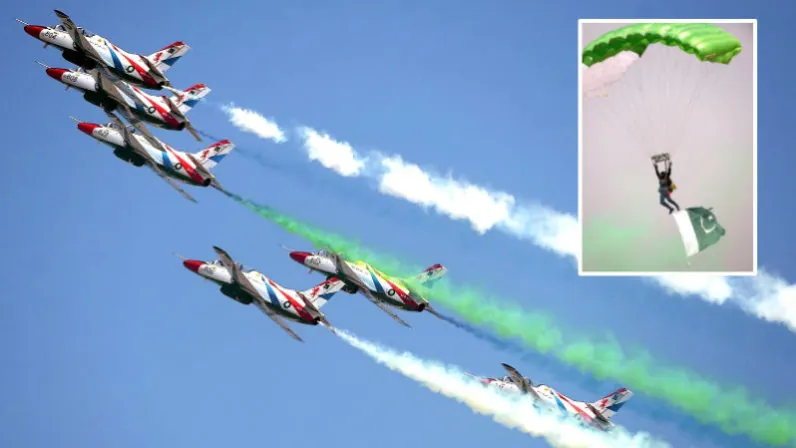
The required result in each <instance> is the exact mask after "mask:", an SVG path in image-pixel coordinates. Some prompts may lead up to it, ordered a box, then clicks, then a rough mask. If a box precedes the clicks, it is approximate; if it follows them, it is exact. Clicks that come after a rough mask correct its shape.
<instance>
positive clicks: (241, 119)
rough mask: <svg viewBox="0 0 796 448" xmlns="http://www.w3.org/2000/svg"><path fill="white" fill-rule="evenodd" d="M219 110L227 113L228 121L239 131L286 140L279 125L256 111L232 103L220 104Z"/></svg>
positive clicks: (281, 140) (265, 137) (282, 141)
mask: <svg viewBox="0 0 796 448" xmlns="http://www.w3.org/2000/svg"><path fill="white" fill-rule="evenodd" d="M221 110H222V111H224V112H225V113H226V114H227V116H228V117H229V121H230V122H231V123H232V124H234V125H235V126H236V127H237V128H238V129H240V130H241V131H244V132H250V133H252V134H254V135H256V136H258V137H260V138H262V139H264V140H272V141H274V142H275V143H284V142H286V141H287V137H286V136H285V133H284V131H282V129H280V128H279V125H277V124H276V122H275V121H274V120H273V119H268V118H266V117H264V116H263V115H262V114H260V113H258V112H257V111H253V110H251V109H242V108H240V107H235V105H234V104H232V103H230V104H228V105H226V106H221Z"/></svg>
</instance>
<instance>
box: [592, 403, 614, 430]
mask: <svg viewBox="0 0 796 448" xmlns="http://www.w3.org/2000/svg"><path fill="white" fill-rule="evenodd" d="M586 407H587V408H588V409H589V410H590V411H591V412H592V413H593V414H594V418H595V419H597V421H599V422H600V423H602V424H604V425H613V423H611V422H610V421H609V420H608V419H607V418H606V417H605V416H604V415H603V414H602V412H600V411H598V410H597V408H595V407H594V406H592V405H591V404H590V403H586Z"/></svg>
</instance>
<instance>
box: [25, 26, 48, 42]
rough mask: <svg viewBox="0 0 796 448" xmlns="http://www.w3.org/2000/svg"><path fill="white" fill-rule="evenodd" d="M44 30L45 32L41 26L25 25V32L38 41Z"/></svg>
mask: <svg viewBox="0 0 796 448" xmlns="http://www.w3.org/2000/svg"><path fill="white" fill-rule="evenodd" d="M42 30H44V27H43V26H39V25H25V32H26V33H28V34H29V35H30V36H33V37H35V38H36V39H38V38H39V35H40V34H41V32H42Z"/></svg>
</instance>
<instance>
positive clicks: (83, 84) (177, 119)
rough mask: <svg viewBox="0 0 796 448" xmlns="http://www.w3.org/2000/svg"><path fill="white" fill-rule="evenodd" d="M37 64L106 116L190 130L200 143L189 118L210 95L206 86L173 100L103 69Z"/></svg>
mask: <svg viewBox="0 0 796 448" xmlns="http://www.w3.org/2000/svg"><path fill="white" fill-rule="evenodd" d="M38 64H39V65H41V66H43V67H45V72H46V73H47V75H48V76H49V77H51V78H53V79H55V80H56V81H58V82H60V83H62V84H64V85H66V88H67V90H68V89H70V88H73V89H75V90H77V91H79V92H82V93H83V99H85V100H86V101H88V102H89V103H91V104H94V105H95V106H99V107H101V108H103V109H104V110H105V111H107V112H113V111H116V110H121V111H123V112H124V113H125V114H127V113H128V111H129V113H131V114H134V115H135V116H136V117H138V118H140V119H141V120H144V121H146V122H147V123H149V124H152V125H154V126H157V127H159V128H161V129H168V130H174V131H181V130H183V129H186V128H187V130H188V132H190V133H191V134H192V135H193V136H194V138H196V139H197V140H199V141H201V137H200V136H199V134H198V133H197V132H196V131H195V130H194V129H193V126H191V123H190V121H189V120H188V118H187V117H186V114H187V113H188V112H189V111H191V110H192V109H193V107H194V106H195V105H196V104H197V103H198V102H199V100H201V99H202V98H204V97H205V96H207V94H209V93H210V88H209V87H207V86H206V85H204V84H195V85H193V86H191V87H188V88H187V89H186V90H185V91H181V90H175V92H177V93H176V94H174V95H172V96H166V95H151V94H149V93H147V92H146V91H144V90H141V89H139V88H138V87H135V86H133V85H131V84H129V83H126V82H124V81H122V80H120V79H118V78H116V77H115V76H113V75H112V74H108V73H107V72H106V71H105V70H104V69H94V70H90V71H86V70H82V69H77V70H69V69H65V68H56V67H49V66H47V65H46V64H43V63H41V62H39V63H38Z"/></svg>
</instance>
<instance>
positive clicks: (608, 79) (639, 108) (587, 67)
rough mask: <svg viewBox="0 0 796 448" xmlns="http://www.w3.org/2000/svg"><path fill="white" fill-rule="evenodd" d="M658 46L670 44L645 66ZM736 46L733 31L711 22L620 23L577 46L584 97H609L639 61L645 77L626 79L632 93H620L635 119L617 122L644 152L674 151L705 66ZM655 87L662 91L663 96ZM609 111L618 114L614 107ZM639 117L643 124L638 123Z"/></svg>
mask: <svg viewBox="0 0 796 448" xmlns="http://www.w3.org/2000/svg"><path fill="white" fill-rule="evenodd" d="M656 44H659V45H656ZM662 46H666V47H670V48H667V49H666V50H664V54H663V57H662V58H659V59H664V61H663V62H661V61H656V62H655V63H654V64H652V65H654V67H647V68H646V70H645V69H644V66H645V65H646V61H645V59H647V58H646V57H645V56H647V55H648V54H649V52H650V47H653V48H654V47H662ZM741 50H742V45H741V42H740V41H739V40H738V39H737V38H736V37H735V36H733V35H732V34H730V33H729V32H727V31H725V30H723V29H722V28H720V27H718V26H716V25H713V24H708V23H637V24H632V25H628V26H623V27H621V28H618V29H615V30H613V31H609V32H607V33H605V34H603V35H601V36H600V37H598V38H597V39H594V40H592V41H591V42H589V43H588V44H587V45H586V46H585V47H584V48H583V51H582V54H581V61H582V63H583V66H582V70H583V95H584V96H585V97H587V98H605V97H610V96H611V95H612V93H611V91H612V90H613V89H615V88H617V86H616V84H622V83H623V82H624V81H623V79H624V78H625V77H626V75H627V74H628V72H629V71H630V70H633V69H635V67H637V66H641V67H640V68H639V70H640V71H641V72H642V73H641V74H640V77H641V78H647V79H640V80H639V79H636V82H634V83H632V84H633V85H632V88H634V89H635V92H633V94H632V95H626V96H629V97H628V98H625V100H624V103H625V104H624V106H625V108H626V109H627V108H630V109H633V112H632V113H633V114H635V117H633V121H635V123H627V122H624V123H619V125H620V126H623V127H625V128H627V130H628V132H629V133H631V134H633V136H634V139H635V140H636V144H638V145H640V146H645V147H646V148H648V149H649V150H648V151H647V153H646V156H648V157H651V156H653V155H655V154H661V153H669V154H671V155H674V152H675V150H676V149H678V148H677V147H678V146H679V143H680V142H679V141H678V140H679V139H680V137H683V133H685V132H687V131H688V129H686V126H687V123H686V120H687V119H689V118H690V115H691V112H692V110H690V109H691V106H693V103H694V102H695V99H696V98H697V97H698V96H699V94H700V93H701V92H700V87H701V86H703V85H704V84H705V82H706V81H709V79H708V78H709V77H710V75H712V74H713V73H714V72H715V71H712V70H711V69H710V67H706V65H713V64H721V65H727V64H730V62H731V61H732V60H733V59H734V58H735V57H736V56H737V55H738V54H739V53H741ZM653 59H654V58H653ZM711 63H712V64H711ZM650 78H658V79H656V80H654V82H653V83H652V84H651V85H650V83H649V82H645V81H650V80H651V79H650ZM656 87H657V89H656ZM653 90H659V91H658V92H655V91H653ZM660 91H665V95H664V94H662V93H661V92H660ZM663 96H665V98H663ZM664 103H665V104H664ZM662 105H666V106H668V107H667V112H668V113H667V115H664V116H662V115H661V113H656V112H655V111H654V109H655V108H658V109H660V106H662ZM612 106H613V105H612ZM650 111H653V112H650ZM624 112H627V111H626V110H625V111H624ZM610 113H613V115H623V114H621V113H619V112H618V111H616V110H614V111H611V112H610ZM642 120H646V123H643V122H640V121H642ZM661 134H666V135H661Z"/></svg>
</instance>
